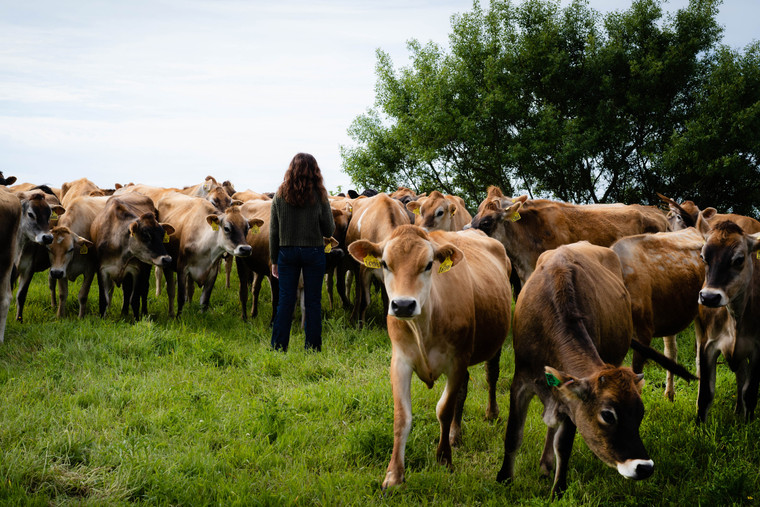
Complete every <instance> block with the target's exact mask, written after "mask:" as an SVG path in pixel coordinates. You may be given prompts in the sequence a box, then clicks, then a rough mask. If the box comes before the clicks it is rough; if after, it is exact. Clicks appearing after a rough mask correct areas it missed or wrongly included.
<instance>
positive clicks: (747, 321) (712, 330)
mask: <svg viewBox="0 0 760 507" xmlns="http://www.w3.org/2000/svg"><path fill="white" fill-rule="evenodd" d="M706 211H707V210H705V211H704V212H703V213H705V212H706ZM707 222H708V221H707V220H704V219H703V217H702V216H700V217H699V218H698V219H697V227H698V228H699V229H700V231H702V232H703V234H705V245H704V247H702V259H703V260H704V262H705V282H704V286H703V287H702V290H701V291H700V292H699V303H700V305H702V307H704V308H702V307H701V308H700V320H701V322H700V323H699V324H700V325H698V326H696V334H697V340H698V342H699V357H698V363H697V364H698V368H699V395H698V397H697V418H698V421H700V422H704V421H705V419H706V418H707V412H708V410H709V409H710V405H711V404H712V401H713V397H714V395H715V367H716V363H717V360H718V356H719V355H720V354H721V353H723V357H725V359H726V363H727V364H728V366H729V367H730V368H731V370H732V371H734V373H735V374H736V389H737V395H736V413H737V414H738V415H739V416H741V417H743V418H745V419H746V420H748V421H749V420H751V419H752V417H753V415H754V411H755V406H756V405H757V391H758V385H760V259H759V258H758V255H760V254H758V252H759V251H760V234H757V233H755V234H752V235H750V234H746V233H745V232H744V231H743V230H742V228H741V227H740V226H738V225H737V224H736V223H735V222H733V221H730V220H723V221H719V222H717V223H714V222H713V224H712V225H713V227H712V228H710V224H708V223H707Z"/></svg>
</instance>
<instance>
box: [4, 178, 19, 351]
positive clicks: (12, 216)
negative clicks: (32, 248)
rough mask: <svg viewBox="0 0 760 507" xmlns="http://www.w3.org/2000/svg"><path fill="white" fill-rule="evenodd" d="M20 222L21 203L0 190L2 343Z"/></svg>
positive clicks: (8, 193) (13, 196)
mask: <svg viewBox="0 0 760 507" xmlns="http://www.w3.org/2000/svg"><path fill="white" fill-rule="evenodd" d="M0 174H2V173H0ZM20 222H21V203H20V202H19V200H18V198H17V197H16V196H15V195H13V194H12V193H11V192H9V191H8V190H6V189H5V188H0V343H3V341H4V340H5V323H6V321H7V319H8V310H9V309H10V305H11V273H12V271H13V263H14V259H15V257H16V245H17V242H18V229H19V224H20Z"/></svg>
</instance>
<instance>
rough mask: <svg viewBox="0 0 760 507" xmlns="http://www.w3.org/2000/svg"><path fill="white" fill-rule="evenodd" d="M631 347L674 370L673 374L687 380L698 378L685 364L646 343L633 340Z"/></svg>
mask: <svg viewBox="0 0 760 507" xmlns="http://www.w3.org/2000/svg"><path fill="white" fill-rule="evenodd" d="M630 347H631V348H632V349H633V350H634V351H636V352H638V353H639V354H641V355H642V356H644V357H645V358H646V359H651V360H652V361H654V362H655V363H657V364H659V365H660V366H662V367H663V368H665V369H666V370H668V371H670V372H672V373H673V374H675V375H678V376H679V377H681V378H682V379H685V380H687V381H691V380H697V377H695V376H694V375H692V374H691V372H689V370H687V369H686V368H685V367H684V366H682V365H680V364H678V363H677V362H675V361H673V360H672V359H670V358H669V357H667V356H665V355H663V354H660V353H659V352H657V351H656V350H654V349H653V348H651V347H648V346H646V345H644V344H643V343H641V342H640V341H638V340H636V339H632V340H631V345H630Z"/></svg>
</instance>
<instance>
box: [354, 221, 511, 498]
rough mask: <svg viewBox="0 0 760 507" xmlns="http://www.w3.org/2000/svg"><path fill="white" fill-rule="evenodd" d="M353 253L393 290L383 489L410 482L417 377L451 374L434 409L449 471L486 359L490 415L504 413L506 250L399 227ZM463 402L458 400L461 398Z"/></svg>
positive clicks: (429, 379)
mask: <svg viewBox="0 0 760 507" xmlns="http://www.w3.org/2000/svg"><path fill="white" fill-rule="evenodd" d="M348 250H349V252H350V254H351V255H352V256H353V257H354V258H355V259H356V260H357V261H358V262H361V263H363V264H365V265H367V266H368V267H370V268H372V269H382V272H383V273H384V276H383V279H384V282H383V283H384V285H385V288H386V290H387V292H388V297H389V301H390V306H389V308H388V317H387V325H388V336H389V338H390V340H391V346H392V349H393V351H392V356H391V371H390V374H391V384H392V386H393V404H394V417H393V435H394V436H393V454H392V455H391V460H390V463H389V464H388V470H387V473H386V475H385V480H384V481H383V488H387V487H389V486H395V485H398V484H401V483H402V482H403V481H404V451H405V448H406V440H407V437H408V435H409V431H410V429H411V425H412V411H411V381H412V373H416V374H417V376H418V377H419V378H420V379H421V380H422V381H423V382H424V383H425V384H426V385H427V386H428V387H431V388H432V387H433V383H434V382H435V380H436V379H437V378H438V377H440V376H441V375H442V374H444V375H446V378H447V381H446V387H445V389H444V391H443V394H442V395H441V399H440V401H439V402H438V405H437V407H436V415H437V416H438V421H439V422H440V428H441V433H440V440H439V442H438V449H437V451H436V458H437V460H438V462H440V463H443V464H446V465H449V466H451V443H452V441H456V440H457V439H458V438H459V433H460V423H461V415H462V414H461V409H462V406H463V403H464V398H465V396H466V389H467V381H468V378H469V377H468V372H467V368H468V366H471V365H473V364H476V363H480V362H483V361H488V363H489V369H488V370H487V371H488V372H489V373H490V374H489V375H487V380H488V384H489V407H488V410H487V414H489V416H491V417H495V416H496V414H498V407H497V406H496V397H495V383H496V380H497V378H498V360H499V355H500V351H501V345H502V343H503V342H504V339H505V338H506V336H507V333H508V331H509V320H510V305H511V301H512V297H511V293H510V290H509V284H508V283H507V280H508V279H509V271H510V264H509V259H507V256H506V254H505V252H504V248H503V247H502V246H501V245H500V244H499V243H498V242H497V241H494V240H491V239H489V238H488V237H486V236H485V235H484V234H482V233H479V232H477V231H468V232H463V233H452V232H443V231H433V232H431V233H427V232H426V231H425V230H424V229H422V228H420V227H417V226H413V225H401V226H399V227H398V228H397V229H395V230H394V231H393V232H392V233H391V235H390V237H389V238H387V239H384V240H382V241H381V242H372V241H368V240H357V241H355V242H353V243H351V244H350V245H349V247H348ZM458 397H459V401H458V400H457V398H458Z"/></svg>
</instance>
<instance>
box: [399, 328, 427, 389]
mask: <svg viewBox="0 0 760 507" xmlns="http://www.w3.org/2000/svg"><path fill="white" fill-rule="evenodd" d="M401 322H405V323H406V325H407V326H409V329H410V330H411V331H412V334H413V335H414V339H415V341H416V342H417V349H418V350H419V353H420V358H421V359H422V367H423V368H425V371H417V376H418V377H419V378H420V379H421V380H422V381H423V382H425V384H427V386H428V387H433V382H434V381H435V378H434V377H433V370H432V369H431V368H430V361H429V360H428V356H427V350H426V349H425V344H424V343H422V332H421V330H420V326H419V324H418V323H417V320H416V319H412V320H403V321H401Z"/></svg>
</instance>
